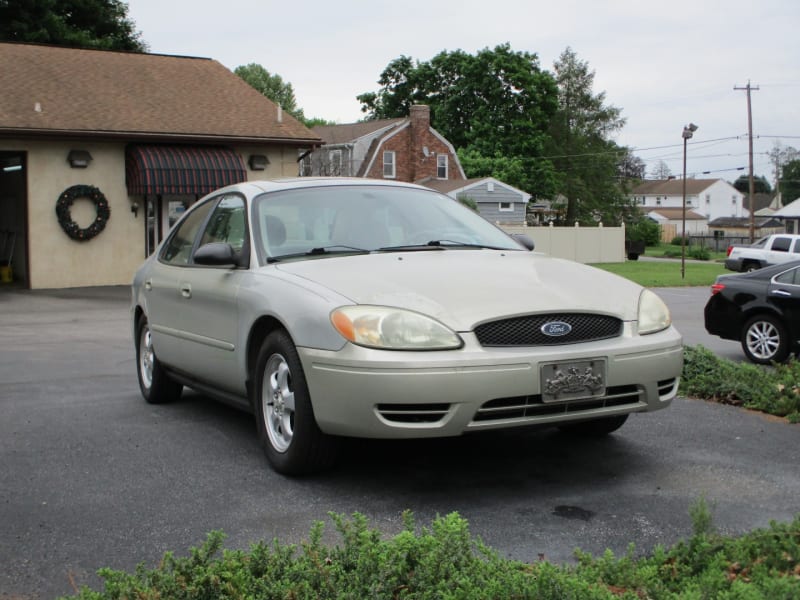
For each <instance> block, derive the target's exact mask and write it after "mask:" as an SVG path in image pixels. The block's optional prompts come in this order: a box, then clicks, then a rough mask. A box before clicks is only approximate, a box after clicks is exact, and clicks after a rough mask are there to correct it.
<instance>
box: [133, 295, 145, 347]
mask: <svg viewBox="0 0 800 600" xmlns="http://www.w3.org/2000/svg"><path fill="white" fill-rule="evenodd" d="M146 318H147V317H145V315H144V309H143V308H142V307H141V306H140V305H138V304H137V305H136V308H134V309H133V323H132V325H133V342H134V344H136V348H137V349H138V347H139V326H140V325H141V323H142V319H146Z"/></svg>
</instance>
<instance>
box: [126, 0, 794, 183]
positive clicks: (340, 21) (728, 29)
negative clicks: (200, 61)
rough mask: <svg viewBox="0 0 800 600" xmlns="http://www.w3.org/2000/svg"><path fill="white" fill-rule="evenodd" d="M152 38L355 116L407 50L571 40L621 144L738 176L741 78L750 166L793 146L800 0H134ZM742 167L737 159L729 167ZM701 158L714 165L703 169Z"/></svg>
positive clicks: (742, 146) (308, 105)
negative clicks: (615, 110) (258, 69)
mask: <svg viewBox="0 0 800 600" xmlns="http://www.w3.org/2000/svg"><path fill="white" fill-rule="evenodd" d="M128 6H129V12H128V14H129V17H130V18H131V19H133V20H134V22H135V23H136V26H137V28H138V29H139V30H140V31H141V32H142V37H143V39H144V41H145V42H147V44H148V45H149V47H150V51H151V52H155V53H163V54H178V55H184V56H202V57H208V58H213V59H215V60H218V61H219V62H221V63H222V64H223V65H225V66H226V67H228V68H229V69H231V70H233V69H235V68H236V67H237V66H239V65H245V64H249V63H258V64H260V65H262V66H263V67H264V68H266V69H267V70H268V71H270V72H271V73H276V74H278V75H280V76H281V77H282V78H283V79H284V80H285V81H288V82H290V83H291V84H292V86H293V87H294V90H295V96H296V98H297V103H298V106H299V107H300V108H302V109H303V111H304V112H305V114H306V116H308V117H321V118H324V119H329V120H333V121H336V122H339V123H351V122H355V121H357V120H359V119H361V118H362V117H363V114H362V113H361V112H360V105H359V103H358V102H357V101H356V96H357V95H358V94H360V93H362V92H367V91H377V89H378V85H377V83H376V82H377V79H378V77H379V76H380V73H381V71H382V70H383V69H384V68H385V67H386V65H387V64H388V63H389V62H390V61H391V60H393V59H395V58H397V57H399V56H401V55H406V56H410V57H412V58H415V59H418V60H422V61H426V60H429V59H431V58H432V57H433V56H435V55H436V54H438V53H439V52H441V51H443V50H447V51H453V50H458V49H461V50H464V51H466V52H469V53H475V52H476V51H478V50H480V49H482V48H487V47H488V48H494V47H495V46H496V45H498V44H502V43H506V42H508V43H509V44H510V45H511V48H512V49H513V50H515V51H523V50H524V51H528V52H532V53H536V54H537V55H538V56H539V59H540V64H541V67H542V68H544V69H547V70H551V71H552V67H553V62H554V61H555V60H556V59H557V58H558V56H559V55H560V54H561V52H562V51H563V50H564V49H565V48H566V47H567V46H570V47H572V49H573V50H574V51H575V52H576V53H577V55H578V58H579V59H580V60H583V61H587V62H588V63H589V66H590V68H591V69H592V70H593V71H594V72H595V92H596V93H599V92H605V94H606V99H607V102H608V103H610V104H613V105H615V106H617V107H619V108H621V109H622V114H623V116H624V117H625V118H626V119H627V123H626V125H625V127H624V129H623V130H622V131H621V132H620V133H619V134H618V135H617V138H616V141H617V143H619V144H623V145H627V146H630V147H633V148H634V152H635V154H636V155H637V156H639V157H640V158H642V159H643V160H645V162H646V164H647V165H648V168H652V167H653V166H654V165H655V164H656V163H657V162H658V161H659V160H664V161H665V162H666V163H667V165H668V166H669V168H670V170H671V171H672V173H673V174H675V175H680V174H681V172H682V168H683V166H682V156H683V146H682V144H683V141H682V138H681V132H682V130H683V127H684V125H686V124H688V123H690V122H693V123H695V124H697V125H698V130H697V131H696V133H695V135H694V138H693V139H692V140H691V141H690V143H689V146H688V164H687V172H688V174H689V176H692V175H693V174H696V175H697V176H698V177H721V178H724V179H727V180H729V181H733V180H734V179H736V177H738V176H739V175H740V174H741V173H746V172H747V165H748V156H747V154H748V143H747V136H746V134H747V102H746V93H745V92H744V91H735V90H734V86H740V87H743V86H745V85H747V83H748V81H750V82H751V83H752V85H753V86H754V87H755V86H758V88H759V89H758V91H755V90H753V91H752V112H753V134H754V138H755V139H754V170H755V174H756V175H765V176H767V177H768V179H769V180H770V181H772V179H773V167H772V166H771V163H770V161H769V158H768V157H767V156H766V152H767V151H769V150H770V149H772V148H773V146H774V144H775V143H776V142H779V143H781V144H782V146H784V147H785V146H792V147H795V148H798V149H800V108H798V107H799V106H800V1H798V0H761V1H760V2H755V1H753V0H750V1H744V0H720V1H716V0H714V1H706V0H694V1H687V0H665V1H661V2H658V1H653V0H649V1H648V0H636V1H633V0H596V1H595V0H549V1H547V2H542V1H540V0H484V1H482V2H477V1H475V0H435V1H434V0H426V1H424V2H423V1H420V0H400V1H396V2H376V1H374V0H373V1H358V0H338V1H325V2H320V1H318V0H306V1H305V2H287V1H285V0H284V1H282V2H275V1H272V0H225V1H220V2H198V0H170V1H169V2H165V1H164V0H129V2H128ZM742 167H744V170H743V171H737V169H738V168H742ZM704 171H710V173H708V174H703V172H704Z"/></svg>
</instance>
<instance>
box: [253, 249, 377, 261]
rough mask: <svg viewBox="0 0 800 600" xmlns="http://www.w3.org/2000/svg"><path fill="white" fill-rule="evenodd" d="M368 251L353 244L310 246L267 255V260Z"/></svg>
mask: <svg viewBox="0 0 800 600" xmlns="http://www.w3.org/2000/svg"><path fill="white" fill-rule="evenodd" d="M369 253H370V250H367V249H365V248H356V247H355V246H344V245H334V246H319V247H317V248H311V250H306V251H305V252H295V253H293V254H279V255H278V256H268V257H267V262H268V263H276V262H280V261H282V260H284V259H289V258H300V257H302V256H323V255H326V254H369Z"/></svg>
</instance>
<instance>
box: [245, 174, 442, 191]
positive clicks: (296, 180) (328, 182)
mask: <svg viewBox="0 0 800 600" xmlns="http://www.w3.org/2000/svg"><path fill="white" fill-rule="evenodd" d="M239 185H250V186H253V187H255V188H257V189H259V190H261V191H263V192H274V191H278V190H288V189H301V188H310V187H332V186H343V185H350V186H353V185H355V186H376V185H378V186H382V187H404V188H409V189H418V190H427V191H433V190H431V189H430V188H426V187H423V186H421V185H416V184H413V183H405V182H403V181H387V180H384V179H365V178H363V177H285V178H281V179H264V180H261V181H248V182H246V183H243V184H239Z"/></svg>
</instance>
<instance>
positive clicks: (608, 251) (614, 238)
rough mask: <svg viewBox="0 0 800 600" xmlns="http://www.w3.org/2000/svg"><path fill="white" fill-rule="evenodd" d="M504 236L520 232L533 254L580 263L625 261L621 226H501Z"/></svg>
mask: <svg viewBox="0 0 800 600" xmlns="http://www.w3.org/2000/svg"><path fill="white" fill-rule="evenodd" d="M502 229H503V231H505V232H506V233H524V234H526V235H528V236H529V237H530V238H531V239H533V242H534V244H535V245H536V248H535V251H536V252H543V253H545V254H549V255H550V256H555V257H558V258H566V259H569V260H574V261H576V262H580V263H609V262H625V226H624V225H623V226H621V227H603V225H602V224H599V225H597V226H595V227H579V226H578V225H577V224H576V225H575V227H553V226H552V225H550V226H545V227H526V226H514V225H508V226H505V225H504V226H502Z"/></svg>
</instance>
